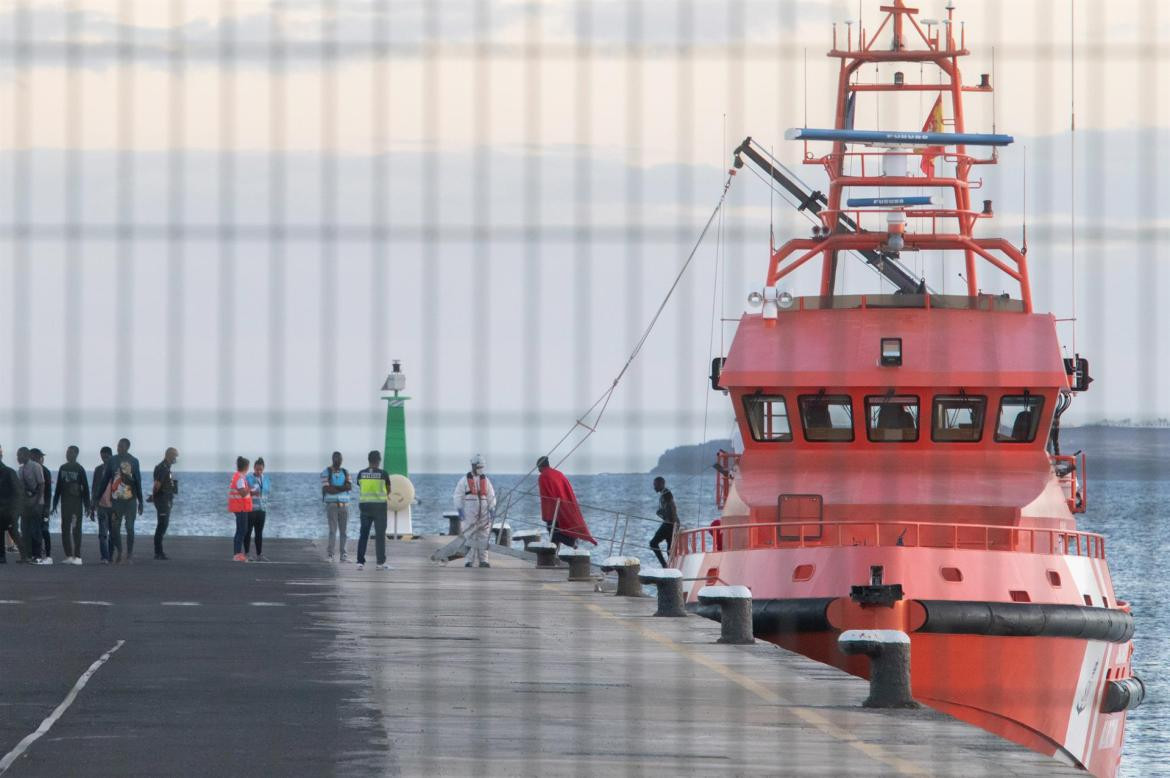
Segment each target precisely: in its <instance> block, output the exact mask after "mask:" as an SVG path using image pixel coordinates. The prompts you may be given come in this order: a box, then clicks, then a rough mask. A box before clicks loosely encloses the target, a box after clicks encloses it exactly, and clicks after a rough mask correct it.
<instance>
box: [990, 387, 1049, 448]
mask: <svg viewBox="0 0 1170 778" xmlns="http://www.w3.org/2000/svg"><path fill="white" fill-rule="evenodd" d="M1043 410H1044V398H1043V397H1037V396H1035V395H1031V394H1015V395H1012V394H1009V395H1004V398H1003V399H1002V400H1000V402H999V423H998V424H997V425H996V427H995V439H996V441H998V442H1000V443H1031V442H1032V441H1033V440H1035V439H1036V430H1038V429H1039V428H1040V413H1041V411H1043Z"/></svg>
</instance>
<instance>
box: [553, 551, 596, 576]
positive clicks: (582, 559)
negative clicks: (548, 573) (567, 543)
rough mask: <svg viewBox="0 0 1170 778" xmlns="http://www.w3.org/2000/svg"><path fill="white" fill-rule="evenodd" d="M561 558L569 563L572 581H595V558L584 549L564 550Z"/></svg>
mask: <svg viewBox="0 0 1170 778" xmlns="http://www.w3.org/2000/svg"><path fill="white" fill-rule="evenodd" d="M560 558H561V560H562V561H564V562H568V563H569V580H570V581H592V580H593V564H592V562H593V556H592V555H591V554H590V553H589V552H588V551H586V550H585V549H583V548H562V549H561V553H560Z"/></svg>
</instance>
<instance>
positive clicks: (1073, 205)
mask: <svg viewBox="0 0 1170 778" xmlns="http://www.w3.org/2000/svg"><path fill="white" fill-rule="evenodd" d="M1076 7H1077V5H1076V2H1074V0H1068V136H1069V143H1068V176H1069V186H1068V198H1069V211H1070V215H1069V218H1070V222H1069V226H1070V229H1069V232H1070V233H1071V234H1070V236H1069V238H1070V249H1071V250H1070V251H1069V254H1070V255H1071V259H1072V343H1073V353H1074V354H1076V353H1077V57H1076V53H1077V31H1076Z"/></svg>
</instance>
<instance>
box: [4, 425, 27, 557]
mask: <svg viewBox="0 0 1170 778" xmlns="http://www.w3.org/2000/svg"><path fill="white" fill-rule="evenodd" d="M20 498H21V486H20V477H19V476H18V475H17V474H16V471H15V470H13V469H12V468H11V467H9V466H8V465H6V464H4V448H3V446H0V565H2V564H4V563H5V562H6V561H7V560H6V559H5V556H6V553H5V549H4V547H5V546H6V545H8V544H7V543H6V542H5V541H6V538H5V537H4V534H5V533H11V534H12V539H13V540H15V541H16V548H17V549H18V551H19V554H20V561H21V562H24V561H25V556H24V544H23V543H21V542H20V530H19V529H17V526H16V524H17V517H18V516H19V515H20Z"/></svg>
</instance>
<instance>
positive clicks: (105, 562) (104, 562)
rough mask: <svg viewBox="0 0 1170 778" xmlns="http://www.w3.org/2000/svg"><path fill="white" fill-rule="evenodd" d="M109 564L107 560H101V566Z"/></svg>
mask: <svg viewBox="0 0 1170 778" xmlns="http://www.w3.org/2000/svg"><path fill="white" fill-rule="evenodd" d="M109 563H110V560H108V559H103V560H102V564H103V565H108V564H109Z"/></svg>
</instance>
